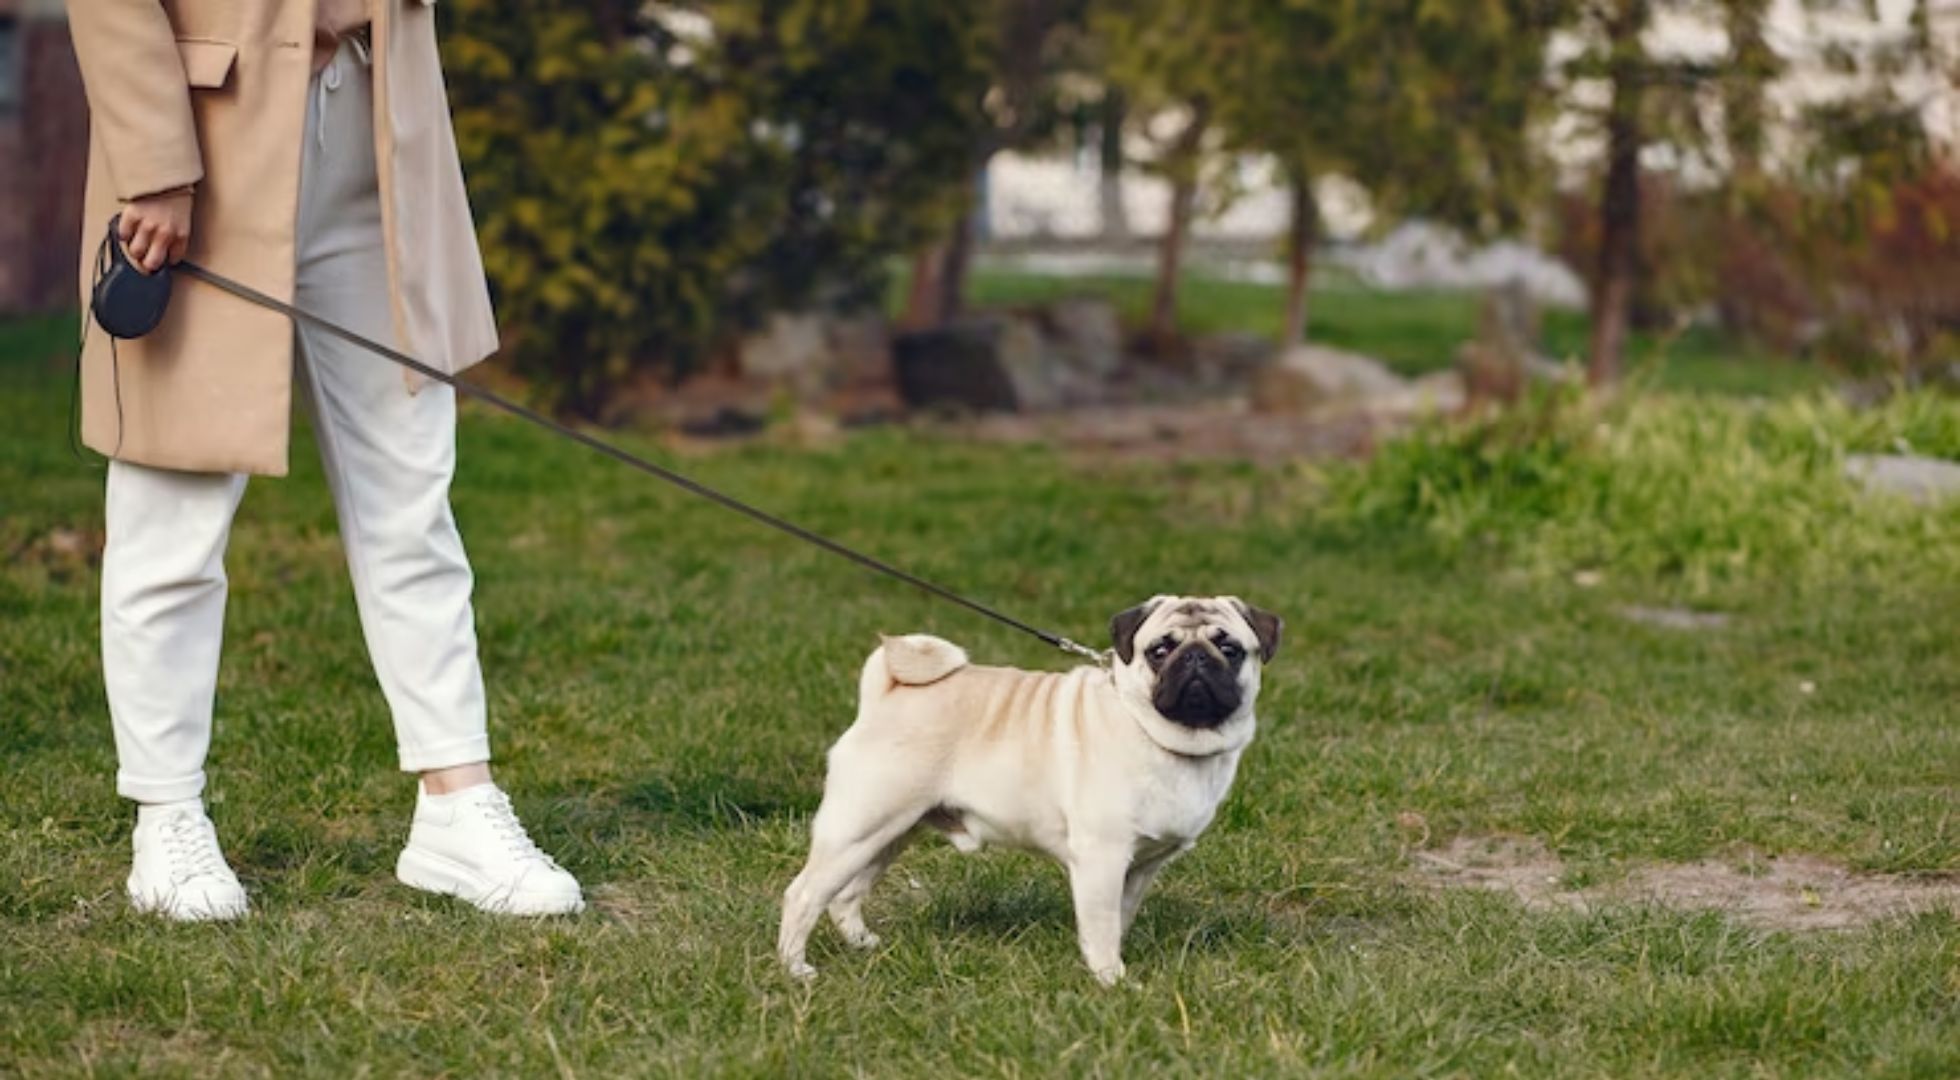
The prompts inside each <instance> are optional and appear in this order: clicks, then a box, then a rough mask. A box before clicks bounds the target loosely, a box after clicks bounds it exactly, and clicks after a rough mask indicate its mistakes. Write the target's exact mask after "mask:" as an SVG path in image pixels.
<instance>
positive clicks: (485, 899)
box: [395, 847, 585, 915]
mask: <svg viewBox="0 0 1960 1080" xmlns="http://www.w3.org/2000/svg"><path fill="white" fill-rule="evenodd" d="M395 879H396V880H397V881H400V882H401V883H402V884H404V885H406V886H408V887H409V888H411V889H420V890H422V891H423V892H430V893H436V894H438V895H441V896H453V897H455V898H457V899H458V900H461V901H463V902H464V903H467V904H469V905H471V906H473V907H476V908H478V909H480V910H483V911H488V912H491V913H492V914H496V915H576V914H578V913H579V912H581V911H584V910H585V899H584V898H583V897H580V896H573V897H569V898H568V897H566V896H564V895H563V894H562V893H555V892H554V893H548V894H539V893H529V894H527V893H523V892H512V891H511V890H509V889H506V888H502V887H499V886H498V885H496V884H495V883H494V882H491V881H489V880H487V879H485V878H484V877H483V876H482V875H480V874H478V873H477V872H476V871H474V870H471V869H470V868H469V867H467V866H464V865H463V864H462V863H459V862H457V861H456V860H454V859H451V858H449V857H447V856H444V855H437V854H435V853H434V852H430V851H422V850H420V849H418V848H412V847H411V848H403V849H402V854H401V858H399V859H397V860H396V861H395Z"/></svg>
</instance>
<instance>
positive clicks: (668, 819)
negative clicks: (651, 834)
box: [618, 773, 817, 833]
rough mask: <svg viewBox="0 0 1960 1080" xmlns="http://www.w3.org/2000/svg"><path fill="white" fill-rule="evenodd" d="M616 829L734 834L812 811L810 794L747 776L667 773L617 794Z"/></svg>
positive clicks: (784, 783)
mask: <svg viewBox="0 0 1960 1080" xmlns="http://www.w3.org/2000/svg"><path fill="white" fill-rule="evenodd" d="M618 808H619V816H620V818H621V820H620V822H619V830H620V831H626V830H638V829H649V830H654V831H659V832H673V831H680V830H684V831H688V832H696V833H710V832H737V831H744V830H748V829H753V828H756V827H757V826H760V825H763V824H766V823H769V822H772V821H776V820H779V819H787V818H795V817H807V816H809V815H810V814H813V813H815V812H816V809H817V799H816V793H815V792H811V791H806V790H803V789H802V788H801V787H800V786H797V785H795V784H792V783H790V782H788V780H787V779H785V780H783V781H780V782H779V781H772V780H761V779H757V778H755V777H752V776H709V775H699V774H693V775H690V774H686V773H667V774H664V775H659V776H653V777H649V778H647V779H645V780H642V781H640V782H639V783H636V784H632V785H629V786H627V787H625V788H623V789H621V790H620V792H619V794H618Z"/></svg>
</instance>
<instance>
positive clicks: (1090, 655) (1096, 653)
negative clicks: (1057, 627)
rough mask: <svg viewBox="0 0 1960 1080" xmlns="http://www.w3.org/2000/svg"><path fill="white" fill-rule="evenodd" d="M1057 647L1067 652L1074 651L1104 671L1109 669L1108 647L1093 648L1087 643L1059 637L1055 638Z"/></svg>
mask: <svg viewBox="0 0 1960 1080" xmlns="http://www.w3.org/2000/svg"><path fill="white" fill-rule="evenodd" d="M1055 647H1056V648H1058V649H1060V650H1062V651H1063V652H1065V653H1073V654H1074V655H1076V656H1080V657H1082V658H1083V659H1084V660H1087V661H1089V662H1090V663H1092V664H1094V665H1096V666H1097V667H1099V668H1101V669H1103V670H1104V671H1108V670H1109V664H1110V660H1109V656H1110V653H1109V650H1108V649H1091V648H1090V647H1089V646H1087V645H1083V644H1081V643H1079V642H1075V641H1070V640H1069V639H1068V638H1057V639H1056V640H1055Z"/></svg>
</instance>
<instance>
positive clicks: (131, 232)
mask: <svg viewBox="0 0 1960 1080" xmlns="http://www.w3.org/2000/svg"><path fill="white" fill-rule="evenodd" d="M134 212H135V211H133V210H130V209H128V208H124V210H123V212H122V215H121V216H120V217H118V218H116V239H118V240H121V241H122V242H123V246H124V247H128V246H129V241H130V238H132V237H134V236H135V235H136V219H135V218H133V217H130V216H129V215H130V214H132V213H134Z"/></svg>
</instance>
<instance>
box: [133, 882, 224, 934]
mask: <svg viewBox="0 0 1960 1080" xmlns="http://www.w3.org/2000/svg"><path fill="white" fill-rule="evenodd" d="M126 887H127V889H128V891H129V906H130V907H131V908H132V909H134V910H136V911H138V912H140V913H142V914H145V915H156V916H159V917H161V918H165V919H169V920H170V921H171V922H181V923H199V922H229V921H231V920H233V919H242V918H244V917H245V916H247V915H249V914H251V913H252V905H251V903H250V902H249V901H248V900H246V899H245V898H244V897H243V896H241V897H239V898H238V899H236V900H220V901H213V900H211V899H210V898H208V897H206V898H201V899H193V898H190V897H184V896H179V895H178V894H176V893H174V892H157V891H154V890H150V889H145V888H143V887H142V886H141V885H139V884H137V882H136V881H135V880H134V879H131V880H130V881H129V882H128V883H127V886H126Z"/></svg>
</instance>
